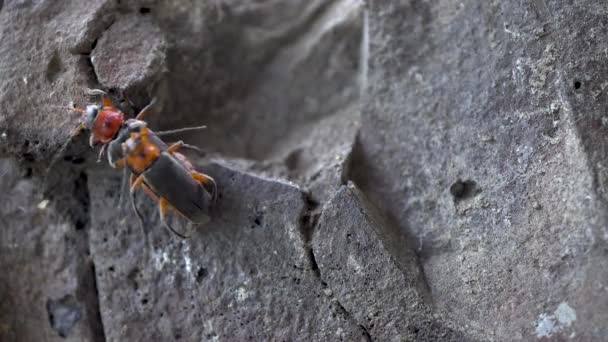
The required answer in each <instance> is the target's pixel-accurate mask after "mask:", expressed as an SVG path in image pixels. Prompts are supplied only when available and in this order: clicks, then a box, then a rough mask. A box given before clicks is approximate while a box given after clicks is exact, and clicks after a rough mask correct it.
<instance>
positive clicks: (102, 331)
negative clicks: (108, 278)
mask: <svg viewBox="0 0 608 342" xmlns="http://www.w3.org/2000/svg"><path fill="white" fill-rule="evenodd" d="M88 247H89V250H90V245H89V246H88ZM91 272H92V273H93V274H92V280H93V284H92V285H93V292H94V296H95V299H96V302H95V304H94V305H95V307H94V308H93V309H94V311H95V322H97V324H98V326H99V328H100V331H98V332H97V334H96V335H95V336H94V338H95V339H96V340H99V341H103V342H105V341H107V338H106V328H105V326H104V324H103V319H102V317H101V310H100V309H99V308H100V306H101V305H100V302H99V288H98V287H97V283H98V280H97V272H96V271H95V262H94V261H93V260H91Z"/></svg>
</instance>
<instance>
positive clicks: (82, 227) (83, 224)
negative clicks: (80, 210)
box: [74, 220, 87, 230]
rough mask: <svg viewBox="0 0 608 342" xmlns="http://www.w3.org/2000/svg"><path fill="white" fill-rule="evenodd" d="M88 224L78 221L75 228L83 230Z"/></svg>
mask: <svg viewBox="0 0 608 342" xmlns="http://www.w3.org/2000/svg"><path fill="white" fill-rule="evenodd" d="M86 225H87V224H86V222H84V221H82V220H76V223H75V224H74V226H75V227H76V230H82V229H84V227H85V226H86Z"/></svg>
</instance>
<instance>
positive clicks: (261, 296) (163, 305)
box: [90, 164, 364, 341]
mask: <svg viewBox="0 0 608 342" xmlns="http://www.w3.org/2000/svg"><path fill="white" fill-rule="evenodd" d="M200 169H201V170H203V171H204V172H207V173H209V174H213V176H214V177H215V180H216V181H217V184H218V187H219V189H220V193H219V200H218V203H217V207H216V209H215V211H214V214H213V218H212V221H211V222H210V223H208V224H207V225H205V226H202V227H196V228H194V227H191V228H193V229H195V231H194V233H193V234H192V235H191V237H190V238H189V239H187V240H181V239H180V238H178V237H177V236H176V235H172V234H171V233H170V232H169V231H168V230H166V229H165V228H164V227H162V225H161V224H160V222H159V220H158V214H157V211H156V210H157V209H156V206H151V205H150V204H152V203H151V201H150V200H149V199H148V198H145V199H143V196H141V197H142V199H141V200H140V201H138V202H139V203H138V205H139V206H140V207H141V208H142V209H143V211H144V212H146V213H147V214H146V215H145V218H146V223H145V231H146V234H147V235H144V234H143V231H142V230H141V229H140V227H139V226H138V223H137V220H136V219H135V216H134V214H133V213H132V212H131V211H130V210H129V211H127V212H126V213H123V214H122V215H119V211H117V209H116V203H117V201H118V196H117V193H116V192H113V191H108V190H107V189H112V188H114V187H116V186H117V184H118V182H117V181H116V180H114V181H113V180H112V178H110V177H107V175H106V176H103V177H102V176H100V177H92V178H91V179H90V187H91V205H92V210H93V212H95V213H96V214H95V215H94V216H93V219H92V222H91V224H92V230H91V248H92V257H93V260H94V262H95V264H96V265H97V268H96V269H97V279H98V288H99V293H100V311H101V316H102V320H103V325H104V329H105V334H106V336H107V337H108V339H109V340H117V341H123V340H133V339H140V338H143V339H149V340H173V339H176V340H177V339H180V338H181V339H183V340H187V341H200V340H214V339H218V340H246V339H253V340H269V339H277V340H346V341H351V340H360V339H362V338H364V335H363V331H362V330H361V329H360V328H359V326H358V325H356V324H354V323H353V322H351V321H350V320H349V319H348V316H347V315H346V314H345V313H343V312H342V311H341V310H340V309H339V307H337V306H336V305H335V304H334V303H332V301H331V300H330V299H329V298H327V296H325V295H324V292H323V287H322V284H321V281H320V280H319V279H318V278H317V277H316V276H315V273H314V271H313V269H312V268H313V267H312V265H311V261H310V259H309V253H308V249H307V248H306V241H305V238H304V236H303V235H302V227H301V217H302V215H303V214H304V212H305V210H306V205H305V204H306V203H305V201H304V196H303V194H302V192H301V191H300V190H299V189H298V188H297V187H295V186H293V185H290V184H287V183H282V182H278V181H274V180H270V179H263V178H259V177H256V176H254V175H250V174H245V173H242V172H239V171H237V170H233V169H230V168H227V167H225V166H222V165H221V164H211V165H209V166H207V167H203V168H200ZM128 209H130V208H128Z"/></svg>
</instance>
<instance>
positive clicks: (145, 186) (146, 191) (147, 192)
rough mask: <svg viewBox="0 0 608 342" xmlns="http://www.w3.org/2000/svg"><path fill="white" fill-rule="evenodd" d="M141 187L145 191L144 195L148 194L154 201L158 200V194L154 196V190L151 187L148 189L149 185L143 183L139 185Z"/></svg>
mask: <svg viewBox="0 0 608 342" xmlns="http://www.w3.org/2000/svg"><path fill="white" fill-rule="evenodd" d="M141 189H142V190H143V191H144V192H145V193H146V195H148V196H150V198H152V199H153V200H154V201H156V202H158V201H160V199H159V198H158V196H156V194H155V193H154V191H152V189H150V187H149V186H148V185H147V184H146V183H143V184H142V185H141Z"/></svg>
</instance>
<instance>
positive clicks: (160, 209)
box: [158, 197, 187, 239]
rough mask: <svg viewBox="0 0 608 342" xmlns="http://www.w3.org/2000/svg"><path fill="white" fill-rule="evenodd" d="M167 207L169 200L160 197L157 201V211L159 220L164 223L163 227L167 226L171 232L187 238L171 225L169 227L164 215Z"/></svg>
mask: <svg viewBox="0 0 608 342" xmlns="http://www.w3.org/2000/svg"><path fill="white" fill-rule="evenodd" d="M168 209H169V202H167V200H166V199H164V198H162V197H161V198H160V200H159V201H158V213H159V215H160V222H162V223H163V225H165V227H167V228H168V229H169V230H170V231H171V232H172V233H173V234H175V235H177V236H179V237H180V238H182V239H185V238H187V236H186V235H184V234H181V233H178V232H177V231H176V230H175V229H173V227H171V225H170V224H169V223H168V222H167V220H166V218H165V216H166V214H167V210H168Z"/></svg>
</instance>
